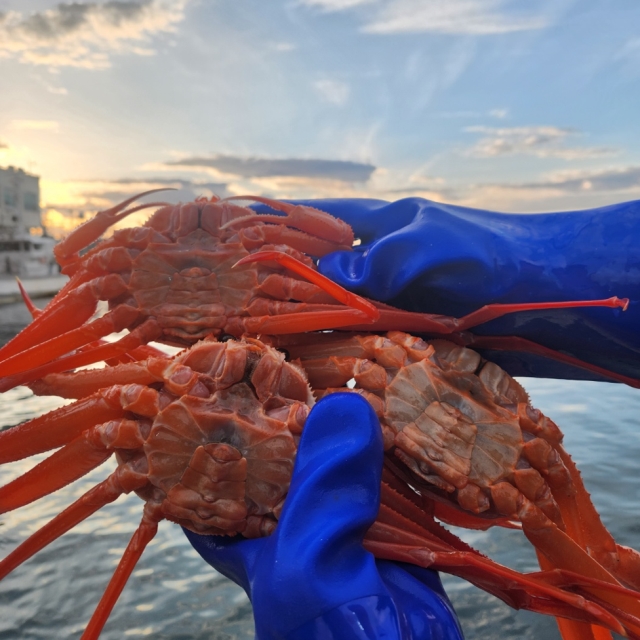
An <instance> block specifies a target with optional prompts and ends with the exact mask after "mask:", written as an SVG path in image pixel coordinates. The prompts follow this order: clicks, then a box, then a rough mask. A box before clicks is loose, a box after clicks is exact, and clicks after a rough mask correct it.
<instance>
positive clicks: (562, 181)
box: [502, 166, 640, 194]
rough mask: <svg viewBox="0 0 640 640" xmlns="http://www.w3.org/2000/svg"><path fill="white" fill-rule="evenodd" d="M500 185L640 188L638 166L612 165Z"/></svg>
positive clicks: (565, 188) (604, 189) (568, 189)
mask: <svg viewBox="0 0 640 640" xmlns="http://www.w3.org/2000/svg"><path fill="white" fill-rule="evenodd" d="M502 186H503V187H505V188H512V189H515V190H530V189H536V190H552V191H556V192H561V193H564V194H572V193H579V192H585V191H592V192H623V191H629V190H638V189H640V166H630V167H613V168H608V169H600V170H595V171H560V172H556V173H554V174H552V175H551V176H549V177H548V178H547V179H546V180H541V181H538V182H529V183H521V184H514V185H502Z"/></svg>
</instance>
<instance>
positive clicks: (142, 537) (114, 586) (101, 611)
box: [81, 505, 162, 640]
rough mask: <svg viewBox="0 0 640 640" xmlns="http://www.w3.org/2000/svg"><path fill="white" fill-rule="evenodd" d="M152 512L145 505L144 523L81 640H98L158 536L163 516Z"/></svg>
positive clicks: (121, 559)
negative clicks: (146, 550)
mask: <svg viewBox="0 0 640 640" xmlns="http://www.w3.org/2000/svg"><path fill="white" fill-rule="evenodd" d="M151 511H152V510H151V509H148V508H147V505H145V512H144V515H143V516H142V521H141V522H140V525H139V526H138V528H137V529H136V531H135V532H134V534H133V536H132V537H131V540H130V541H129V544H128V545H127V548H126V549H125V552H124V554H123V555H122V558H120V562H119V563H118V567H117V568H116V570H115V572H114V574H113V576H112V577H111V580H110V581H109V585H108V586H107V588H106V590H105V592H104V594H103V595H102V598H101V599H100V602H99V604H98V606H97V607H96V610H95V611H94V612H93V615H92V616H91V620H90V621H89V624H88V625H87V628H86V629H85V631H84V633H83V634H82V638H81V640H97V638H98V636H99V635H100V632H101V631H102V628H103V627H104V625H105V623H106V621H107V619H108V618H109V614H110V613H111V611H112V610H113V607H114V606H115V604H116V601H117V600H118V598H119V596H120V594H121V593H122V590H123V589H124V587H125V585H126V583H127V580H128V579H129V576H130V575H131V572H132V571H133V570H134V568H135V566H136V564H137V562H138V560H139V559H140V556H141V555H142V553H143V551H144V550H145V548H146V546H147V545H148V544H149V542H151V540H153V537H154V536H155V535H156V533H157V531H158V520H160V519H162V516H159V514H158V515H156V514H152V513H148V512H151ZM154 516H155V518H154ZM158 516H159V517H158ZM156 518H157V519H156Z"/></svg>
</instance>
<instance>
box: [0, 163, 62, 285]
mask: <svg viewBox="0 0 640 640" xmlns="http://www.w3.org/2000/svg"><path fill="white" fill-rule="evenodd" d="M54 245H55V241H54V240H53V238H50V237H48V236H47V234H46V231H45V229H44V228H43V227H42V221H41V219H40V178H39V177H38V176H34V175H31V174H29V173H26V172H25V171H23V170H22V169H16V168H15V167H8V168H7V169H2V168H0V274H6V275H16V276H23V277H29V276H31V277H38V276H46V275H51V274H53V273H57V268H56V264H55V260H54V258H53V246H54Z"/></svg>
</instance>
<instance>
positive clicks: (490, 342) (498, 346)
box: [463, 334, 640, 389]
mask: <svg viewBox="0 0 640 640" xmlns="http://www.w3.org/2000/svg"><path fill="white" fill-rule="evenodd" d="M463 343H464V344H465V346H469V347H472V348H474V349H495V350H496V351H524V352H525V353H532V354H534V355H540V356H544V357H545V358H550V359H552V360H556V361H557V362H564V363H565V364H569V365H572V366H574V367H578V368H579V369H584V370H585V371H589V372H591V373H597V374H598V375H600V376H602V377H603V378H608V379H609V380H615V381H616V382H622V383H623V384H626V385H628V386H630V387H635V388H636V389H638V388H640V380H638V379H636V378H631V377H629V376H625V375H623V374H621V373H617V372H615V371H610V370H609V369H605V368H603V367H599V366H598V365H595V364H591V363H590V362H585V361H584V360H579V359H578V358H574V357H573V356H570V355H567V354H566V353H561V352H560V351H555V350H554V349H550V348H549V347H544V346H543V345H541V344H538V343H537V342H532V341H531V340H527V339H526V338H518V337H517V336H478V335H471V334H466V335H465V336H464V339H463Z"/></svg>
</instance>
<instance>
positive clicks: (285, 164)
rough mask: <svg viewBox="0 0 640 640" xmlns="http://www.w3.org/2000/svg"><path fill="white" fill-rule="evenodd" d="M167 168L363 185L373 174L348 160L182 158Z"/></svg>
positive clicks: (371, 171) (250, 176)
mask: <svg viewBox="0 0 640 640" xmlns="http://www.w3.org/2000/svg"><path fill="white" fill-rule="evenodd" d="M166 165H167V166H169V167H185V168H186V167H193V168H209V169H214V170H215V171H216V172H218V173H219V174H220V175H224V176H230V177H231V178H233V177H236V178H274V177H291V178H311V179H313V178H320V179H327V180H336V181H340V182H366V181H367V180H368V179H369V178H370V177H371V174H372V173H373V171H374V170H375V167H374V166H373V165H371V164H365V163H361V162H350V161H348V160H322V159H314V158H283V159H278V158H246V157H240V156H230V155H216V156H212V157H209V158H205V157H191V158H182V159H181V160H176V161H173V162H167V163H166Z"/></svg>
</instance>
